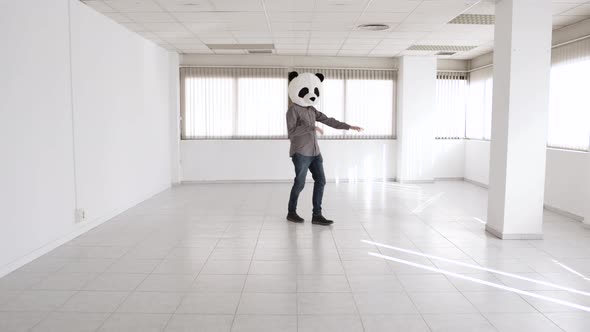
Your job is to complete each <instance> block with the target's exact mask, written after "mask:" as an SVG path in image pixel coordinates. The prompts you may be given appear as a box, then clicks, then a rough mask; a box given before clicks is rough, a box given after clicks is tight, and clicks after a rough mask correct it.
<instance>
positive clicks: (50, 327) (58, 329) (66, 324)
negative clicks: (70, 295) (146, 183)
mask: <svg viewBox="0 0 590 332" xmlns="http://www.w3.org/2000/svg"><path fill="white" fill-rule="evenodd" d="M108 316H109V314H106V313H78V312H75V313H66V312H52V313H50V314H49V316H47V317H45V318H44V319H43V320H42V321H41V322H40V323H39V324H37V325H36V326H35V327H34V328H33V329H32V330H31V331H32V332H41V331H43V332H93V331H96V330H97V329H98V328H99V327H100V326H101V325H102V323H103V322H104V321H105V320H106V319H107V317H108Z"/></svg>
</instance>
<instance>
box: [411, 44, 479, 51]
mask: <svg viewBox="0 0 590 332" xmlns="http://www.w3.org/2000/svg"><path fill="white" fill-rule="evenodd" d="M476 47H477V46H462V45H412V46H410V47H409V48H408V49H407V50H408V51H443V52H464V51H471V50H472V49H474V48H476Z"/></svg>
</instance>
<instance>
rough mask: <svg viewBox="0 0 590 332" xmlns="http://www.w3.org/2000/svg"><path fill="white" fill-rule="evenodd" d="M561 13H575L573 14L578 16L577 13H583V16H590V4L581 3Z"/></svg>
mask: <svg viewBox="0 0 590 332" xmlns="http://www.w3.org/2000/svg"><path fill="white" fill-rule="evenodd" d="M559 15H573V16H577V15H583V16H590V4H586V5H580V6H577V7H574V8H572V9H570V10H568V11H565V12H563V13H560V14H559Z"/></svg>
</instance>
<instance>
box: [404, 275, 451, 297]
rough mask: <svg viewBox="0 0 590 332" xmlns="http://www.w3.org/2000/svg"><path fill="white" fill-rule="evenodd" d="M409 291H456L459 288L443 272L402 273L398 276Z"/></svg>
mask: <svg viewBox="0 0 590 332" xmlns="http://www.w3.org/2000/svg"><path fill="white" fill-rule="evenodd" d="M398 279H399V281H400V282H401V284H402V286H403V288H404V289H405V290H406V291H408V292H412V293H415V292H455V291H457V288H455V286H454V285H453V284H452V283H451V282H450V281H449V279H447V277H445V276H444V275H441V274H401V275H399V276H398Z"/></svg>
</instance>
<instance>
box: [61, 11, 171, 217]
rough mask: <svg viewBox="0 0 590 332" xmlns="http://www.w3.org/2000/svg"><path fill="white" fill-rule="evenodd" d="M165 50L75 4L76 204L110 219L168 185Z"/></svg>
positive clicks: (166, 71) (166, 67) (167, 115)
mask: <svg viewBox="0 0 590 332" xmlns="http://www.w3.org/2000/svg"><path fill="white" fill-rule="evenodd" d="M169 61H170V56H169V53H168V52H165V51H163V50H162V49H161V48H160V47H158V46H156V45H154V44H153V43H151V42H148V41H146V40H144V39H142V38H140V37H138V35H137V34H135V33H133V32H131V31H128V30H126V29H124V28H123V27H122V26H120V25H117V24H114V22H112V21H110V20H108V19H106V18H105V17H104V16H103V15H102V14H99V13H98V12H95V11H94V10H92V9H90V8H89V7H87V6H86V5H84V4H82V3H80V2H77V1H76V2H73V6H72V66H73V86H74V110H75V112H74V123H75V145H76V153H75V155H76V174H77V183H78V208H79V209H84V210H85V212H86V217H87V218H88V219H89V220H90V221H92V220H97V219H100V218H107V217H109V216H112V215H113V214H115V213H116V212H117V211H121V210H123V209H125V208H128V207H129V206H132V205H134V204H137V203H138V202H140V201H142V200H144V199H146V198H147V197H149V196H151V195H153V194H155V193H157V192H159V191H162V190H163V189H165V188H166V187H168V186H169V185H170V183H171V178H170V174H171V164H170V157H169V156H170V152H171V145H170V127H169V125H168V123H169V121H170V113H169V110H170V101H169V98H170V95H169V85H170V83H169V80H170V76H169V72H170V63H169Z"/></svg>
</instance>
